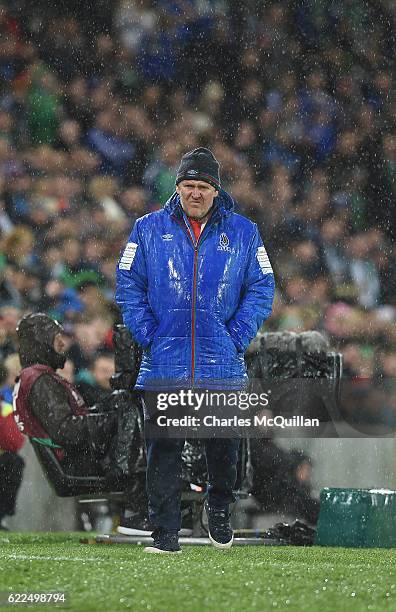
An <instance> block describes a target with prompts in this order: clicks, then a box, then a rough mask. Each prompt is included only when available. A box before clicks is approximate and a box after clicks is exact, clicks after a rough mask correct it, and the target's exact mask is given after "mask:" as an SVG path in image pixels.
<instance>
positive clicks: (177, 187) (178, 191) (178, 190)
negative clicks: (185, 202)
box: [176, 185, 180, 195]
mask: <svg viewBox="0 0 396 612" xmlns="http://www.w3.org/2000/svg"><path fill="white" fill-rule="evenodd" d="M176 193H178V194H179V195H180V189H179V185H176Z"/></svg>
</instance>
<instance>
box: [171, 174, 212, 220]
mask: <svg viewBox="0 0 396 612" xmlns="http://www.w3.org/2000/svg"><path fill="white" fill-rule="evenodd" d="M176 192H177V193H178V194H179V196H180V200H181V205H182V207H183V210H184V212H185V213H186V215H187V216H188V217H191V218H192V219H197V220H200V219H204V218H205V217H206V215H207V214H208V212H209V210H210V209H211V208H212V204H213V200H214V199H215V197H216V196H218V195H219V192H218V191H216V189H215V188H214V187H212V185H209V183H205V182H204V181H190V180H188V181H181V182H180V183H179V184H178V185H177V186H176Z"/></svg>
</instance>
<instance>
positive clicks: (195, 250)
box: [175, 219, 202, 387]
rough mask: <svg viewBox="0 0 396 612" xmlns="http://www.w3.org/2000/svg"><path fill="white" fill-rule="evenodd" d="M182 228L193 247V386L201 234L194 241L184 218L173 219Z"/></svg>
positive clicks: (192, 377) (192, 381)
mask: <svg viewBox="0 0 396 612" xmlns="http://www.w3.org/2000/svg"><path fill="white" fill-rule="evenodd" d="M175 220H176V221H177V222H178V223H179V224H180V225H181V226H182V227H183V228H185V229H186V230H187V232H186V233H187V235H188V237H189V238H190V240H191V243H192V245H193V249H194V265H193V300H192V305H191V308H192V311H191V386H192V387H194V382H195V381H194V378H195V319H196V316H195V315H196V313H195V310H196V305H197V267H198V266H197V264H198V244H199V241H200V240H201V236H202V231H201V234H200V235H199V236H198V240H197V242H194V239H193V237H192V233H191V230H190V228H189V226H188V224H187V222H186V221H185V220H184V223H181V222H179V220H178V219H175Z"/></svg>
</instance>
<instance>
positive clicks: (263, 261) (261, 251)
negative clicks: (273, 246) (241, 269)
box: [257, 246, 273, 274]
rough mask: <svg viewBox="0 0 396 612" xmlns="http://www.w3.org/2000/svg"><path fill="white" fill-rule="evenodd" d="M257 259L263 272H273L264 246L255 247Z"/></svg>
mask: <svg viewBox="0 0 396 612" xmlns="http://www.w3.org/2000/svg"><path fill="white" fill-rule="evenodd" d="M257 260H258V262H259V264H260V268H261V271H262V273H263V274H273V271H272V267H271V264H270V260H269V259H268V255H267V251H266V250H265V247H263V246H261V247H259V248H258V249H257Z"/></svg>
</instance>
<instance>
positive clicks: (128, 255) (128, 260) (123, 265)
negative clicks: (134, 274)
mask: <svg viewBox="0 0 396 612" xmlns="http://www.w3.org/2000/svg"><path fill="white" fill-rule="evenodd" d="M137 248H138V245H137V244H136V242H128V244H127V245H126V247H125V250H124V252H123V254H122V257H121V260H120V264H119V266H118V267H119V269H120V270H130V269H131V266H132V263H133V260H134V259H135V255H136V249H137Z"/></svg>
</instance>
